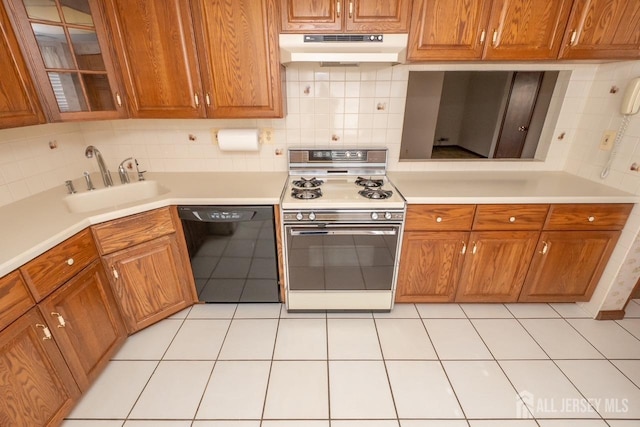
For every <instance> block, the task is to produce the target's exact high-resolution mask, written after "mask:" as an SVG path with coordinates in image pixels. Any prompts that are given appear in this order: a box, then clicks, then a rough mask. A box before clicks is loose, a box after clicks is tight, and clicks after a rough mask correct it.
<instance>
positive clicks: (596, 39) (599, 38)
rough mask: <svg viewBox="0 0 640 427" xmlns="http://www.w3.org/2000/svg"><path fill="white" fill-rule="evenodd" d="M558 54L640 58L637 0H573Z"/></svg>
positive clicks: (639, 19) (639, 11) (588, 57)
mask: <svg viewBox="0 0 640 427" xmlns="http://www.w3.org/2000/svg"><path fill="white" fill-rule="evenodd" d="M560 58H564V59H624V58H628V59H637V58H640V2H638V1H628V0H576V1H575V4H574V6H573V10H572V11H571V16H570V17H569V25H568V26H567V30H566V32H565V39H564V43H563V46H562V50H561V51H560Z"/></svg>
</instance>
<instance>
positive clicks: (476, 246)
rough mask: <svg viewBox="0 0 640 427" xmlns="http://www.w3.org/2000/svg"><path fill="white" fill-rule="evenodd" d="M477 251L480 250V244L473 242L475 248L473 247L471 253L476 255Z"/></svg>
mask: <svg viewBox="0 0 640 427" xmlns="http://www.w3.org/2000/svg"><path fill="white" fill-rule="evenodd" d="M476 252H478V245H476V242H473V248H471V253H472V254H473V255H475V254H476Z"/></svg>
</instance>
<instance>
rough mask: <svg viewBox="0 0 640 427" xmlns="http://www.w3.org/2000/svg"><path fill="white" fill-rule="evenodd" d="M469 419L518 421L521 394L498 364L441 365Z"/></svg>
mask: <svg viewBox="0 0 640 427" xmlns="http://www.w3.org/2000/svg"><path fill="white" fill-rule="evenodd" d="M442 363H443V365H444V369H445V371H446V372H447V376H448V377H449V381H451V384H452V385H453V389H454V390H455V393H456V395H457V396H458V400H459V401H460V404H461V405H462V409H463V410H464V413H465V415H466V417H467V418H485V419H494V418H516V417H517V416H518V415H521V414H522V413H520V414H519V410H522V405H521V403H520V401H519V399H518V394H517V393H516V391H515V389H514V388H513V386H512V385H511V383H509V380H508V379H507V377H506V376H505V375H504V373H503V372H502V370H501V369H500V367H499V366H498V364H497V363H496V362H495V361H445V362H442Z"/></svg>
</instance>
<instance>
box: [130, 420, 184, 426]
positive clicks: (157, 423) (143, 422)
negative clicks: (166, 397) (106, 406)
mask: <svg viewBox="0 0 640 427" xmlns="http://www.w3.org/2000/svg"><path fill="white" fill-rule="evenodd" d="M123 427H191V420H170V421H168V420H153V421H151V420H129V421H127V422H126V423H124V426H123Z"/></svg>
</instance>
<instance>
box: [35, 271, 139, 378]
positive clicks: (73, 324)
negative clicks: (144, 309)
mask: <svg viewBox="0 0 640 427" xmlns="http://www.w3.org/2000/svg"><path fill="white" fill-rule="evenodd" d="M40 310H41V311H42V314H43V316H44V317H45V318H46V319H47V324H48V325H49V329H50V330H51V332H52V333H53V336H54V338H55V339H56V342H57V343H58V346H59V347H60V350H61V351H62V353H63V355H64V358H65V360H66V361H67V364H68V365H69V368H71V371H72V373H73V376H74V378H75V379H76V382H77V383H78V385H79V386H80V389H81V390H82V391H84V390H86V389H87V388H88V387H89V385H90V384H91V383H92V382H93V380H95V378H96V377H97V376H98V374H100V372H101V371H102V369H103V368H104V366H105V365H106V363H107V362H108V361H109V359H110V357H111V355H113V354H114V353H115V351H116V350H117V349H118V348H120V346H121V344H122V343H123V342H124V340H125V338H126V336H127V334H126V331H125V328H124V324H123V323H122V318H121V317H120V313H119V312H118V307H117V305H116V302H115V299H114V298H113V294H112V293H111V288H110V287H109V281H108V279H107V277H106V276H105V273H104V269H103V267H102V264H100V261H97V260H96V261H95V262H94V263H93V264H92V265H91V266H89V267H87V268H86V269H85V270H83V271H82V272H81V273H80V274H78V275H77V276H76V277H74V278H73V279H71V280H70V281H69V282H67V283H66V284H65V285H64V286H63V287H62V288H60V289H58V290H57V291H56V292H54V293H53V294H52V295H51V296H49V297H48V298H47V299H45V300H44V301H43V302H41V303H40Z"/></svg>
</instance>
